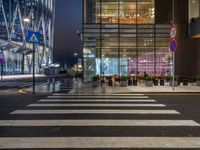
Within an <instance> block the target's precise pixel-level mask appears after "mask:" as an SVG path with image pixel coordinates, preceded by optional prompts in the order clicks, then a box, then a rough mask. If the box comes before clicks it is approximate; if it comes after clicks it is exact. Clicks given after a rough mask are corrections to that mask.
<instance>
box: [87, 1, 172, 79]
mask: <svg viewBox="0 0 200 150" xmlns="http://www.w3.org/2000/svg"><path fill="white" fill-rule="evenodd" d="M155 17H156V11H155V1H154V0H85V1H84V22H83V43H84V44H83V53H84V56H83V57H84V78H85V81H89V80H90V79H91V77H92V76H94V75H97V74H98V75H105V76H113V75H116V76H123V75H125V76H128V75H132V76H136V77H139V76H144V74H148V75H151V76H170V75H171V65H172V59H171V52H170V50H169V44H168V43H169V41H170V38H169V31H170V24H156V23H155Z"/></svg>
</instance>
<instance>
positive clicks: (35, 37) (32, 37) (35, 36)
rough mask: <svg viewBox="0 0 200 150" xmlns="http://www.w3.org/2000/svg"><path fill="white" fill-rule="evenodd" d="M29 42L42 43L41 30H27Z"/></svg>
mask: <svg viewBox="0 0 200 150" xmlns="http://www.w3.org/2000/svg"><path fill="white" fill-rule="evenodd" d="M27 42H29V43H37V44H39V43H40V32H32V31H28V32H27Z"/></svg>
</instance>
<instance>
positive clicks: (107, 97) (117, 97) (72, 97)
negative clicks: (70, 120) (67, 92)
mask: <svg viewBox="0 0 200 150" xmlns="http://www.w3.org/2000/svg"><path fill="white" fill-rule="evenodd" d="M47 98H65V99H80V98H82V99H83V98H92V99H98V98H100V99H134V98H135V99H147V98H149V97H148V96H131V97H130V96H128V97H121V96H115V97H114V96H112V97H110V96H48V97H47Z"/></svg>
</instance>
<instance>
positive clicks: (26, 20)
mask: <svg viewBox="0 0 200 150" xmlns="http://www.w3.org/2000/svg"><path fill="white" fill-rule="evenodd" d="M23 21H24V22H27V23H29V22H31V20H30V18H24V19H23Z"/></svg>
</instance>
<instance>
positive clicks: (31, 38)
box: [27, 31, 40, 94]
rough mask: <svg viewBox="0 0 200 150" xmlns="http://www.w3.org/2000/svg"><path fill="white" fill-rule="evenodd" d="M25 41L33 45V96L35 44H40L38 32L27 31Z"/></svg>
mask: <svg viewBox="0 0 200 150" xmlns="http://www.w3.org/2000/svg"><path fill="white" fill-rule="evenodd" d="M27 41H28V42H29V43H32V44H33V65H32V66H33V94H35V44H39V43H40V32H33V31H29V32H28V34H27Z"/></svg>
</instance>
